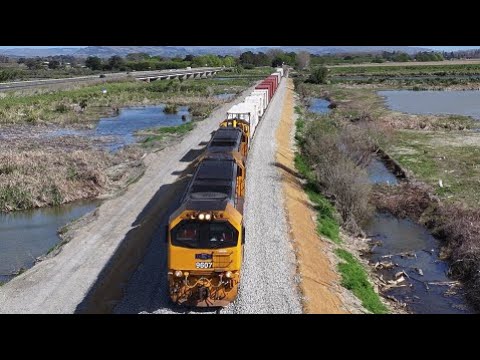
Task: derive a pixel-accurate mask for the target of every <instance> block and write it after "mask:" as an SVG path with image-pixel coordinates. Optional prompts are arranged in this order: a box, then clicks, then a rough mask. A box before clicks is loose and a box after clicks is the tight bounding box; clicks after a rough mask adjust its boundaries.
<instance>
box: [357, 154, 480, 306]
mask: <svg viewBox="0 0 480 360" xmlns="http://www.w3.org/2000/svg"><path fill="white" fill-rule="evenodd" d="M367 173H368V176H369V179H370V181H371V182H372V183H375V184H379V183H388V184H390V185H393V186H394V185H396V184H398V180H397V179H396V177H395V176H394V175H393V174H392V173H391V172H390V171H389V170H388V168H387V167H386V166H385V165H384V164H383V162H382V161H380V160H379V159H376V158H374V159H373V161H372V162H371V163H370V165H369V167H368V168H367ZM365 231H366V233H367V235H368V236H369V237H370V238H372V242H373V247H372V253H371V255H370V256H369V260H370V262H371V263H372V264H376V263H383V264H386V265H387V266H391V267H390V268H388V269H380V270H379V271H380V274H381V275H382V276H383V278H384V280H385V281H395V280H399V279H400V277H401V276H403V278H404V279H405V280H404V281H402V282H399V283H398V284H397V285H401V286H400V287H392V288H391V289H390V290H387V291H385V294H386V295H389V296H393V297H394V298H396V299H397V300H399V301H401V302H404V303H406V304H407V307H408V310H409V311H411V312H414V313H419V314H460V313H474V311H473V309H472V308H471V307H470V306H469V305H468V303H467V302H466V300H465V297H464V294H463V289H462V287H461V286H460V285H459V284H457V283H455V282H454V281H452V279H450V278H448V276H447V271H448V263H447V262H445V261H443V260H440V259H439V256H438V255H439V251H440V243H439V241H438V240H437V239H435V238H434V237H433V236H432V235H431V234H430V233H429V231H428V230H427V229H426V228H425V227H423V226H421V225H418V224H416V223H414V222H412V221H411V220H409V219H398V218H396V217H394V216H392V215H390V214H385V213H376V214H375V216H374V217H373V219H372V221H371V222H370V224H368V225H367V226H366V228H365ZM401 271H404V272H405V274H406V275H405V274H401V275H398V276H395V275H397V274H398V273H399V272H401Z"/></svg>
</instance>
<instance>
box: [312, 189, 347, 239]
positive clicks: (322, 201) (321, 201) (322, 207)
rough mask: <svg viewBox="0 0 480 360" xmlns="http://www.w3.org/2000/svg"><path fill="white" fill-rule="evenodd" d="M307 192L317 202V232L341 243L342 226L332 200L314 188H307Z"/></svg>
mask: <svg viewBox="0 0 480 360" xmlns="http://www.w3.org/2000/svg"><path fill="white" fill-rule="evenodd" d="M306 193H307V195H308V197H309V199H310V201H312V202H313V203H314V204H315V210H316V211H317V232H318V233H319V234H321V235H324V236H326V237H327V238H329V239H330V240H332V241H333V242H334V243H335V244H340V243H341V239H340V226H339V225H338V222H337V220H336V218H335V208H334V207H333V206H332V204H330V202H329V201H328V200H327V199H326V198H325V197H324V196H323V195H322V194H320V193H318V192H317V191H315V190H314V189H313V188H307V189H306Z"/></svg>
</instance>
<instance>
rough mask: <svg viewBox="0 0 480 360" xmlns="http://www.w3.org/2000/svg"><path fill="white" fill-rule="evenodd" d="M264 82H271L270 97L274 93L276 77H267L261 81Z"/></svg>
mask: <svg viewBox="0 0 480 360" xmlns="http://www.w3.org/2000/svg"><path fill="white" fill-rule="evenodd" d="M263 82H264V83H265V84H268V83H270V84H272V97H273V95H275V92H276V91H277V78H271V77H268V78H266V79H265V80H264V81H263Z"/></svg>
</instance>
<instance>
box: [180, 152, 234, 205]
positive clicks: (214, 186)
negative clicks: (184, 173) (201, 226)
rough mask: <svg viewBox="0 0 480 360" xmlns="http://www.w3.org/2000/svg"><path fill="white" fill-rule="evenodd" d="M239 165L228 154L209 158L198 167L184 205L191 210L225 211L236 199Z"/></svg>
mask: <svg viewBox="0 0 480 360" xmlns="http://www.w3.org/2000/svg"><path fill="white" fill-rule="evenodd" d="M236 173H237V164H236V162H235V160H234V159H233V157H231V156H227V155H226V154H218V156H209V157H207V158H205V159H203V160H202V162H201V163H200V164H199V165H198V167H197V170H196V171H195V174H194V175H193V178H192V180H191V182H190V185H189V187H188V189H187V192H186V194H185V197H184V199H183V203H184V205H185V207H186V208H187V209H191V210H214V209H224V208H225V207H226V204H227V202H228V201H233V200H234V197H235V187H236Z"/></svg>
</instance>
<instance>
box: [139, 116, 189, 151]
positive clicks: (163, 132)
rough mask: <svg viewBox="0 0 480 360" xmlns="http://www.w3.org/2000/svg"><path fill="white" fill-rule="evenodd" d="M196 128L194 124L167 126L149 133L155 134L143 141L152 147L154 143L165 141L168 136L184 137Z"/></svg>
mask: <svg viewBox="0 0 480 360" xmlns="http://www.w3.org/2000/svg"><path fill="white" fill-rule="evenodd" d="M194 128H195V124H194V123H193V122H191V121H190V122H187V123H185V124H182V125H178V126H165V127H160V128H156V129H151V130H149V131H151V132H153V133H155V134H154V135H149V136H147V137H146V138H145V139H144V140H143V144H144V145H146V146H150V145H151V144H152V143H154V142H159V141H162V140H164V139H165V137H166V136H168V135H180V136H183V135H185V134H187V133H188V132H190V131H192V130H193V129H194Z"/></svg>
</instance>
